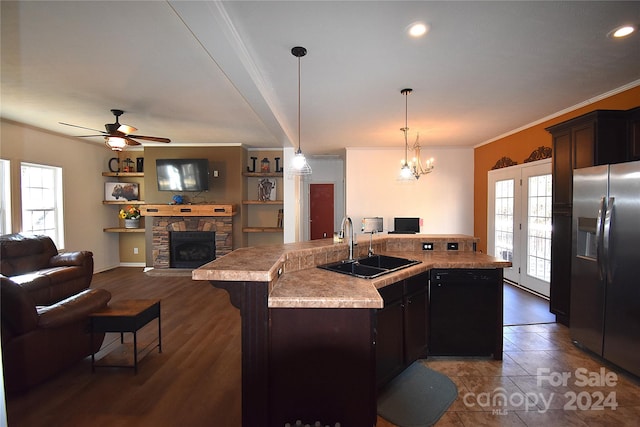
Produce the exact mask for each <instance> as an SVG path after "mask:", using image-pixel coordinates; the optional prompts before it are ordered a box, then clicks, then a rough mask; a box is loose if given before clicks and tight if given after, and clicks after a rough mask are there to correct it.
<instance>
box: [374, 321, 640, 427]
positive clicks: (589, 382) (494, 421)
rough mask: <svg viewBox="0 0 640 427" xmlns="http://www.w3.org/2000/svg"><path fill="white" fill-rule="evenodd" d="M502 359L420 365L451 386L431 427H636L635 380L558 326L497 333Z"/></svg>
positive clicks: (639, 401)
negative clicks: (453, 392) (450, 397)
mask: <svg viewBox="0 0 640 427" xmlns="http://www.w3.org/2000/svg"><path fill="white" fill-rule="evenodd" d="M503 357H504V360H503V361H502V362H500V361H496V360H488V359H484V360H480V359H460V358H457V359H454V358H429V359H428V360H426V361H424V363H425V364H426V365H427V366H429V367H430V368H432V369H434V370H437V371H440V372H442V373H444V374H446V375H448V376H449V378H451V379H452V380H453V382H454V383H455V384H456V385H457V386H458V399H457V400H456V401H455V402H454V403H453V404H452V405H451V407H450V408H449V410H448V411H447V413H445V414H444V415H443V416H442V418H441V419H440V420H439V421H438V423H437V424H436V426H437V427H442V426H465V427H471V426H473V427H478V426H536V427H541V426H553V427H556V426H584V427H587V426H589V427H593V426H637V425H640V382H639V381H638V379H637V378H633V377H630V376H628V375H625V374H623V373H621V372H619V371H615V370H613V369H614V368H613V367H611V366H610V365H608V364H607V363H605V362H603V361H601V360H599V359H597V358H595V357H593V356H590V355H588V354H587V353H585V352H583V351H582V350H580V349H578V348H576V347H575V346H574V345H573V344H572V343H571V341H570V338H569V329H568V328H567V327H565V326H563V325H560V324H557V323H548V324H537V325H522V326H505V327H504V353H503ZM563 377H564V378H563ZM501 398H503V400H501ZM378 424H379V425H380V426H382V427H387V426H389V424H385V423H384V422H383V423H378Z"/></svg>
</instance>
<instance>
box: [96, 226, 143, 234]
mask: <svg viewBox="0 0 640 427" xmlns="http://www.w3.org/2000/svg"><path fill="white" fill-rule="evenodd" d="M102 231H104V232H105V233H144V228H124V227H107V228H103V229H102Z"/></svg>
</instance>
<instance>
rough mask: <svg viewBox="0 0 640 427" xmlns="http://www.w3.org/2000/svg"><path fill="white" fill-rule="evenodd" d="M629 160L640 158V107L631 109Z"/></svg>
mask: <svg viewBox="0 0 640 427" xmlns="http://www.w3.org/2000/svg"><path fill="white" fill-rule="evenodd" d="M629 160H640V107H638V108H634V109H632V110H629Z"/></svg>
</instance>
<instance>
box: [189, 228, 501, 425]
mask: <svg viewBox="0 0 640 427" xmlns="http://www.w3.org/2000/svg"><path fill="white" fill-rule="evenodd" d="M363 237H366V240H367V242H366V243H365V242H364V239H363V241H362V242H361V243H360V244H359V245H357V246H356V248H355V253H354V256H355V257H356V258H359V257H363V256H365V255H366V253H367V249H368V240H369V238H368V236H363ZM425 243H426V244H427V245H426V247H427V248H429V250H423V248H424V247H425ZM476 244H477V239H476V238H474V237H470V236H465V235H378V236H374V238H373V249H374V251H375V253H379V254H388V255H393V256H398V257H405V258H410V259H415V260H418V261H420V263H419V264H416V265H412V266H410V267H407V268H405V269H402V270H399V271H396V272H392V273H389V274H386V275H383V276H380V277H377V278H375V279H360V278H356V277H352V276H348V275H344V274H339V273H336V272H332V271H326V270H323V269H319V268H316V267H317V266H319V265H323V264H327V263H331V262H335V261H339V260H343V259H346V258H347V257H348V253H349V250H348V245H347V244H346V243H334V242H333V240H331V239H323V240H316V241H310V242H300V243H291V244H284V245H273V246H263V247H251V248H241V249H237V250H235V251H233V252H231V253H230V254H227V255H225V256H223V257H221V258H219V259H216V260H215V261H212V262H211V263H208V264H206V265H204V266H202V267H200V268H198V269H197V270H194V271H193V279H194V280H208V281H210V282H211V283H212V285H214V286H216V287H219V288H223V289H226V290H227V291H228V292H229V295H230V298H231V302H232V304H233V305H234V306H235V307H237V308H239V309H240V313H241V318H242V395H243V402H242V406H243V407H242V417H243V425H244V426H252V427H253V426H272V425H273V426H276V425H277V426H283V425H284V424H285V423H287V422H289V423H292V424H293V423H294V422H295V421H296V420H297V419H301V420H302V421H303V423H310V424H312V425H313V423H314V422H316V421H320V422H321V423H323V424H322V425H325V424H330V423H331V425H333V423H335V422H340V423H341V424H342V425H375V420H376V408H375V401H376V395H377V390H378V388H379V387H380V386H381V383H380V381H377V380H376V377H377V376H380V373H379V372H380V369H381V368H380V366H378V367H377V366H376V365H377V362H376V360H377V359H379V360H380V363H378V364H379V365H383V364H384V363H382V362H386V361H388V360H387V359H389V357H388V356H393V357H395V358H396V359H398V358H399V359H398V360H399V361H398V362H397V363H395V365H394V366H393V369H394V370H393V371H390V370H386V371H385V372H387V373H388V376H393V375H394V374H395V373H397V372H398V371H401V369H402V368H403V367H404V366H408V365H407V363H408V362H409V361H410V360H411V359H412V358H416V357H425V356H427V355H428V351H421V350H420V349H421V348H424V349H425V350H426V348H427V343H428V337H427V335H426V333H427V331H428V304H429V301H428V297H427V295H428V294H427V289H428V275H429V272H430V271H431V270H433V269H488V270H496V271H498V272H499V278H500V283H499V285H500V286H497V285H496V286H494V288H495V289H494V290H495V294H492V297H491V298H492V299H494V300H495V307H497V308H495V310H494V311H495V313H494V314H495V315H494V316H493V317H492V325H491V326H492V328H493V330H495V334H494V335H495V343H493V344H492V355H493V357H494V358H497V359H501V358H502V283H501V278H502V268H504V267H508V266H510V263H508V262H505V261H503V260H500V259H497V258H494V257H491V256H488V255H486V254H482V253H478V252H476V251H475V247H476ZM498 288H499V289H498ZM396 290H397V292H396ZM387 294H388V295H387ZM398 298H399V299H398ZM397 301H404V302H406V304H403V303H397ZM412 301H415V302H418V303H417V304H413V305H412V307H422V308H421V309H418V310H416V309H415V308H411V310H410V309H409V308H406V307H408V306H409V305H411V302H412ZM387 302H388V303H389V304H387ZM498 310H499V313H498ZM399 319H400V320H399ZM410 319H414V320H410ZM415 319H423V320H424V322H417V323H424V325H419V326H420V327H419V328H417V331H418V333H417V335H416V334H415V333H414V335H416V336H418V337H419V338H423V339H422V341H423V342H422V343H421V344H419V345H418V346H417V347H416V346H413V347H412V348H414V349H415V348H417V349H418V350H417V351H410V350H411V348H408V344H407V342H405V341H404V337H405V335H407V330H406V329H405V328H407V327H409V328H413V327H414V326H416V325H415V323H416V321H415ZM394 328H398V329H397V330H395V331H394ZM412 330H414V329H410V331H409V335H411V331H412ZM390 331H391V332H392V333H389V332H390ZM385 336H387V337H388V336H395V337H398V336H400V337H402V340H403V341H401V342H400V343H389V342H386V341H385V342H383V341H384V340H386V338H384V337H385ZM383 338H384V340H383ZM418 341H420V340H418ZM400 347H402V348H400ZM385 349H386V350H385ZM389 360H391V359H389ZM414 360H415V359H414ZM389 366H391V365H389ZM376 372H378V374H377V373H376ZM386 380H388V378H386Z"/></svg>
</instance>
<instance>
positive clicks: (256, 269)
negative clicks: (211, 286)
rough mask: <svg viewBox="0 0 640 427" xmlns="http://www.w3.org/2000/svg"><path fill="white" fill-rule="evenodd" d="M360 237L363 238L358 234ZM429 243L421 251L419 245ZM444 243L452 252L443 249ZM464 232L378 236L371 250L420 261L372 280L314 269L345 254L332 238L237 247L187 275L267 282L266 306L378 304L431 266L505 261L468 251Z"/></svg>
mask: <svg viewBox="0 0 640 427" xmlns="http://www.w3.org/2000/svg"><path fill="white" fill-rule="evenodd" d="M364 237H366V239H365V238H364ZM423 242H430V243H433V246H434V250H433V251H423V250H422V249H421V248H422V243H423ZM450 242H456V243H458V247H459V249H458V250H455V251H451V250H446V247H447V244H448V243H450ZM368 243H369V238H368V236H363V235H361V236H360V239H359V241H358V245H357V246H356V251H355V254H354V257H357V258H359V257H362V256H366V253H367V249H368ZM476 243H477V239H476V238H474V237H472V236H466V235H424V234H417V235H410V236H407V235H378V236H374V237H373V248H374V251H375V253H378V254H386V255H392V256H398V257H402V258H410V259H415V260H418V261H421V263H420V264H416V265H413V266H411V267H408V268H405V269H402V270H399V271H396V272H393V273H389V274H385V275H383V276H380V277H377V278H374V279H360V278H357V277H352V276H349V275H345V274H340V273H336V272H332V271H327V270H323V269H319V268H317V266H318V265H322V264H326V263H329V262H333V261H339V260H341V259H345V258H347V257H348V246H347V244H346V243H334V242H333V240H332V239H321V240H314V241H308V242H299V243H289V244H283V245H271V246H256V247H249V248H240V249H237V250H235V251H233V252H231V253H229V254H227V255H224V256H222V257H220V258H218V259H216V260H214V261H212V262H210V263H208V264H205V265H203V266H202V267H200V268H198V269H196V270H194V271H193V273H192V278H193V280H210V281H226V282H229V281H230V282H268V283H269V299H268V305H269V308H382V307H383V300H382V298H381V297H380V294H379V293H378V291H377V290H378V289H380V288H382V287H385V286H387V285H390V284H392V283H395V282H398V281H400V280H403V279H406V278H408V277H411V276H415V275H417V274H420V273H423V272H425V271H428V270H430V269H432V268H505V267H509V266H511V263H510V262H507V261H504V260H502V259H499V258H496V257H493V256H490V255H487V254H484V253H479V252H476V251H474V248H475V244H476Z"/></svg>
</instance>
